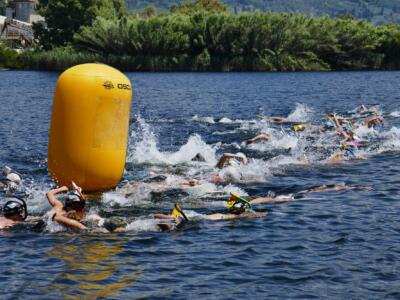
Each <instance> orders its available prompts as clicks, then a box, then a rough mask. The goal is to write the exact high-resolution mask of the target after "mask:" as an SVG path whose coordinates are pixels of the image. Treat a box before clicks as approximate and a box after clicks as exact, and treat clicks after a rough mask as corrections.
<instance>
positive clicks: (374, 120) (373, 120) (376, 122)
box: [363, 116, 384, 128]
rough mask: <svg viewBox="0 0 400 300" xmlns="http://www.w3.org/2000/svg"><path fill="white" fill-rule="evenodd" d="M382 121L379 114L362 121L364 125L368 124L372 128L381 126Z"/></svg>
mask: <svg viewBox="0 0 400 300" xmlns="http://www.w3.org/2000/svg"><path fill="white" fill-rule="evenodd" d="M383 124H384V121H383V118H382V117H380V116H373V117H369V118H368V119H366V120H365V121H364V122H363V125H364V126H368V128H372V127H374V126H383Z"/></svg>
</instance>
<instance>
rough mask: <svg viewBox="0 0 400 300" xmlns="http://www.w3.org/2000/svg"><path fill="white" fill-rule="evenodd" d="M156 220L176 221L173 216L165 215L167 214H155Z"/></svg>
mask: <svg viewBox="0 0 400 300" xmlns="http://www.w3.org/2000/svg"><path fill="white" fill-rule="evenodd" d="M154 219H169V220H171V219H175V217H174V216H171V215H165V214H155V215H154Z"/></svg>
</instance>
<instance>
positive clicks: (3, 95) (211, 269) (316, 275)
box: [0, 72, 400, 299]
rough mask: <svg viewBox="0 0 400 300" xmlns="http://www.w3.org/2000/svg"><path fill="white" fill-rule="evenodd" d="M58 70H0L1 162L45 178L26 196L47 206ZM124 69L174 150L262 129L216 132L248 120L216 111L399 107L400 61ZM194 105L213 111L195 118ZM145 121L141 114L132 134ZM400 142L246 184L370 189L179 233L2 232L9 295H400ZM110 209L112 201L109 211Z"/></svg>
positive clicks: (256, 192) (31, 179)
mask: <svg viewBox="0 0 400 300" xmlns="http://www.w3.org/2000/svg"><path fill="white" fill-rule="evenodd" d="M58 75H59V74H56V73H45V72H0V141H1V147H0V165H3V164H8V165H11V166H12V167H14V168H15V169H17V170H18V171H20V173H22V174H23V175H24V178H25V181H26V184H28V185H30V186H34V187H36V190H37V189H39V190H40V189H42V190H43V191H40V192H39V193H38V192H37V191H36V193H38V195H36V196H35V198H34V199H33V200H32V203H29V202H28V205H30V204H31V205H33V206H34V209H33V211H34V213H35V214H36V215H42V214H43V213H44V212H45V211H46V209H48V207H47V206H46V205H47V204H46V203H45V198H44V192H45V189H47V188H48V187H49V186H50V183H51V181H50V179H49V178H48V176H47V171H46V168H47V165H46V156H47V137H48V128H49V120H50V112H51V104H52V94H53V91H54V87H55V84H56V80H57V78H58ZM127 75H128V77H129V78H130V79H131V81H132V84H133V87H134V91H135V95H134V99H133V105H132V113H133V116H134V115H138V114H140V116H141V118H142V120H145V122H146V123H147V124H148V125H149V126H150V127H151V130H152V131H153V132H154V133H155V136H156V137H157V142H158V148H159V150H160V151H177V150H178V149H179V148H180V147H181V146H182V145H183V144H185V143H186V142H187V141H188V138H189V137H190V136H191V135H192V134H194V133H197V134H199V135H200V136H201V138H202V140H203V141H204V142H206V143H207V144H215V143H217V142H220V141H222V145H221V146H220V147H219V148H218V152H219V153H220V152H222V151H238V150H237V149H236V150H235V147H234V146H232V145H233V143H234V142H235V141H238V140H243V139H245V138H249V137H250V136H251V134H253V133H256V131H253V132H251V130H249V131H245V130H236V131H234V130H233V133H232V134H226V135H216V134H213V133H215V132H216V131H230V130H232V129H235V128H236V129H237V127H238V126H240V125H237V124H234V123H219V122H218V120H219V119H221V118H230V119H231V120H234V119H240V120H255V118H256V115H260V114H262V115H278V116H280V115H285V116H286V115H288V114H289V113H290V112H291V111H293V109H294V108H295V106H296V103H297V102H299V103H304V104H306V105H307V106H308V107H310V108H312V109H313V111H314V115H315V117H316V118H318V117H321V116H322V115H323V113H325V112H329V111H339V112H340V111H345V110H350V109H353V108H354V107H356V106H357V105H359V104H362V103H365V104H380V106H381V110H382V111H383V112H385V113H392V112H398V111H400V90H399V84H398V83H399V82H400V73H398V72H391V73H386V72H371V73H369V72H366V73H304V74H302V73H298V74H295V73H279V74H261V73H260V74H248V73H240V74H213V73H211V74H210V73H204V74H203V73H202V74H192V73H187V74H185V73H178V74H177V73H173V74H167V73H165V74H157V73H156V74H137V73H128V74H127ZM195 115H196V116H197V117H196V118H204V117H208V118H213V120H215V121H216V122H215V123H213V122H193V119H195V120H196V118H193V116H195ZM394 115H396V114H394ZM138 126H139V123H138V122H137V120H136V118H134V117H133V118H132V124H131V130H132V132H135V130H136V129H137V127H138ZM391 127H397V128H398V127H400V118H396V117H388V119H387V125H386V128H385V130H387V131H388V130H390V128H391ZM396 143H398V141H397V142H396V141H395V142H394V144H395V146H394V147H393V149H391V151H381V152H379V153H378V152H377V153H376V154H374V155H370V156H369V159H368V160H366V161H352V162H349V163H346V164H340V165H333V166H332V165H324V164H317V165H315V166H307V167H306V166H304V167H295V168H290V167H288V168H286V167H282V168H285V170H284V171H283V172H281V173H279V172H277V173H276V174H275V175H273V176H271V177H269V178H268V179H267V180H265V181H264V182H262V183H258V184H252V185H239V186H240V188H242V189H243V190H245V191H246V192H247V193H248V194H249V196H261V195H263V194H265V193H266V192H267V191H274V192H276V193H286V192H292V191H296V190H301V189H303V188H308V187H311V186H316V185H321V184H326V183H346V184H348V185H369V186H372V187H373V188H374V190H373V191H349V192H340V193H327V194H323V195H321V196H320V197H321V199H320V200H314V201H299V202H295V203H289V204H281V205H265V206H262V207H260V209H261V210H264V211H265V210H268V212H269V214H268V216H267V217H266V218H264V219H257V220H239V221H230V222H214V223H213V222H205V221H204V222H199V223H198V224H196V225H195V226H191V227H189V228H187V229H185V230H183V231H180V232H169V233H160V232H135V231H131V232H127V233H121V234H94V233H90V234H87V233H81V234H73V233H66V232H57V233H32V232H30V231H28V230H13V231H11V232H1V233H0V243H1V244H0V265H1V268H0V291H1V292H2V294H1V295H0V298H5V299H18V298H37V299H42V298H51V299H57V298H62V297H69V298H79V297H81V298H88V299H90V298H160V299H165V298H178V299H181V298H189V297H192V298H195V299H198V298H200V299H221V298H234V299H241V298H243V297H246V298H256V299H257V298H268V299H287V298H296V299H310V298H331V299H343V298H349V299H383V298H385V299H399V298H400V278H399V274H400V262H399V255H400V201H399V200H400V197H399V196H400V176H399V171H400V158H399V151H400V144H399V146H398V148H396V145H397V144H396ZM130 151H133V150H132V149H131V150H130ZM247 154H249V153H247ZM250 155H251V153H250ZM254 155H257V154H256V153H255V154H254ZM258 155H259V156H260V154H258ZM127 168H128V172H127V173H126V175H125V177H126V178H136V177H137V173H138V172H140V170H141V169H142V167H141V165H140V164H139V165H138V164H135V163H134V162H130V163H129V164H128V167H127ZM138 170H139V171H138ZM133 200H134V199H133ZM133 200H132V201H133ZM164 200H165V201H164V202H163V203H161V204H160V203H153V204H152V203H151V202H150V203H147V204H146V205H144V206H140V205H133V204H132V205H128V206H125V207H124V209H123V210H122V212H121V210H119V211H120V213H121V214H125V215H131V216H139V215H146V214H150V213H154V212H157V211H159V209H160V208H163V209H165V208H168V207H171V206H172V204H173V203H174V202H175V201H176V199H173V197H172V198H171V197H170V198H168V196H167V197H166V198H164ZM194 200H196V199H194ZM99 201H100V200H99ZM39 202H40V203H39ZM132 203H134V202H132ZM114 211H118V209H115V210H113V207H107V205H105V208H104V212H107V213H108V214H111V215H112V214H113V213H114ZM164 211H165V210H164ZM199 211H200V212H201V213H207V212H208V211H209V210H208V209H206V208H201V209H200V210H199ZM211 211H218V209H215V208H214V209H211Z"/></svg>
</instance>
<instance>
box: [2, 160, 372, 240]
mask: <svg viewBox="0 0 400 300" xmlns="http://www.w3.org/2000/svg"><path fill="white" fill-rule="evenodd" d="M6 172H8V173H7V176H8V175H10V174H16V175H17V176H18V177H17V176H14V175H12V176H8V177H7V176H6V177H5V179H4V178H3V180H2V181H1V184H2V187H3V188H4V189H8V188H9V187H10V186H13V188H14V189H15V187H16V186H15V185H17V186H18V185H20V184H21V176H20V175H19V174H17V173H16V172H15V171H13V170H12V169H11V168H9V167H7V168H6V169H4V173H3V174H5V173H6ZM354 189H368V187H351V186H338V185H331V186H321V187H317V188H313V189H308V190H304V191H300V192H298V193H296V194H288V195H280V196H276V197H260V198H255V199H252V200H247V199H244V198H243V197H241V196H239V195H237V194H234V193H231V195H230V197H229V199H228V200H227V202H226V208H227V211H226V212H225V213H213V214H207V215H201V216H202V217H201V219H203V220H209V221H218V220H233V219H245V218H262V217H264V216H266V215H267V212H257V211H255V210H254V206H255V205H258V204H264V203H284V202H290V201H295V200H300V199H301V200H311V199H316V198H312V197H310V196H309V194H311V193H321V192H330V191H342V190H354ZM62 194H64V197H63V198H64V199H63V200H61V199H60V198H58V197H59V196H60V195H62ZM46 196H47V199H48V201H49V203H50V205H51V206H52V209H51V210H50V211H49V212H48V213H47V214H46V216H47V221H49V220H51V221H52V222H57V223H58V224H61V225H63V226H65V227H66V228H69V229H74V230H96V229H99V228H98V225H99V222H98V221H100V220H102V218H100V217H98V218H97V220H96V221H97V227H96V228H90V227H88V226H86V225H84V224H83V223H82V220H84V217H85V206H86V202H87V201H88V200H87V198H86V197H85V196H84V195H83V193H82V189H81V188H80V187H79V186H78V185H76V184H75V183H74V182H71V186H70V187H66V186H62V187H59V188H56V189H52V190H50V191H48V192H47V194H46ZM6 199H7V198H6ZM9 199H11V200H8V201H6V203H5V204H4V206H3V216H2V217H0V230H4V229H7V228H11V227H13V226H14V225H17V224H21V223H30V224H31V225H33V226H32V229H34V230H37V229H40V228H43V226H45V225H46V220H45V218H39V219H38V218H30V219H27V217H28V208H27V205H26V202H25V200H24V199H22V198H19V197H17V196H15V195H9ZM153 218H154V219H155V220H157V222H156V225H157V226H158V228H159V229H160V230H162V231H166V230H168V231H169V230H174V229H180V228H182V227H183V226H184V225H185V224H187V223H188V222H189V221H194V220H195V218H194V219H193V220H189V218H188V217H187V215H186V214H185V212H184V211H183V210H182V208H181V207H180V206H179V205H177V204H175V206H174V209H173V210H172V212H171V213H170V214H154V216H153ZM101 225H102V226H103V227H104V229H105V231H108V232H123V231H125V229H126V227H127V225H128V223H127V222H126V221H124V220H122V221H121V219H110V220H106V221H104V220H103V222H102V224H101Z"/></svg>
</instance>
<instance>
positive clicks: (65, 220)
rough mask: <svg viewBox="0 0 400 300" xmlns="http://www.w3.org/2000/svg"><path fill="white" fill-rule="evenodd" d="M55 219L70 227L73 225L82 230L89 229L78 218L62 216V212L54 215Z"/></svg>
mask: <svg viewBox="0 0 400 300" xmlns="http://www.w3.org/2000/svg"><path fill="white" fill-rule="evenodd" d="M54 221H57V222H58V223H61V224H63V225H66V226H68V227H72V228H76V229H80V230H86V229H88V228H87V227H86V226H85V225H83V224H82V223H79V222H78V221H76V220H72V219H69V218H66V217H64V216H62V215H60V214H56V215H55V216H54Z"/></svg>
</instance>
